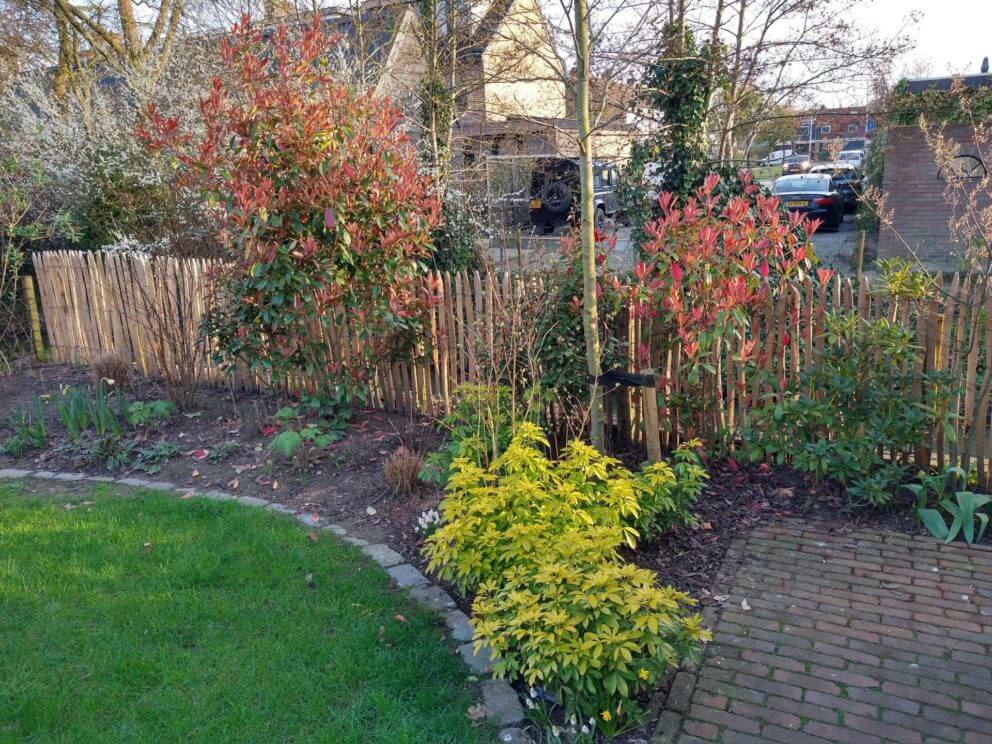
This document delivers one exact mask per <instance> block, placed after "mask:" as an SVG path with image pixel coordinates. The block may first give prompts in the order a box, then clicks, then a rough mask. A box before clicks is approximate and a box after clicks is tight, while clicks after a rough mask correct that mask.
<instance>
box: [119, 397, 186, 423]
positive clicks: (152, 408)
mask: <svg viewBox="0 0 992 744" xmlns="http://www.w3.org/2000/svg"><path fill="white" fill-rule="evenodd" d="M175 410H176V406H175V404H174V403H172V401H168V400H153V401H149V402H145V401H141V400H136V401H134V402H133V403H128V404H127V405H126V406H125V407H124V420H125V421H127V423H128V426H136V427H141V426H146V425H148V424H150V423H158V422H161V421H165V420H166V419H167V418H169V416H171V415H172V414H173V413H174V412H175Z"/></svg>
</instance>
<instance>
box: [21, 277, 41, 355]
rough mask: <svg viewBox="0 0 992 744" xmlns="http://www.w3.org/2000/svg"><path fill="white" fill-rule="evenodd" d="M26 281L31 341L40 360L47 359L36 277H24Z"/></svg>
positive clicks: (25, 292)
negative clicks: (35, 290) (35, 284)
mask: <svg viewBox="0 0 992 744" xmlns="http://www.w3.org/2000/svg"><path fill="white" fill-rule="evenodd" d="M22 280H23V282H24V300H25V304H26V305H27V307H28V320H29V321H30V323H31V342H32V344H33V345H34V356H35V358H36V359H37V360H38V361H39V362H43V361H45V343H44V340H43V339H42V337H41V314H40V313H39V312H38V297H37V295H35V292H34V277H30V276H25V277H22Z"/></svg>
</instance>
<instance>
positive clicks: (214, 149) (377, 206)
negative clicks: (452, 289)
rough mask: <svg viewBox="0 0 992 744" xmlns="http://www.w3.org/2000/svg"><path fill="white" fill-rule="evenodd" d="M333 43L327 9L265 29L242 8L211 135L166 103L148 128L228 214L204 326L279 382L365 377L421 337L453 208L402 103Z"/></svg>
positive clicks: (230, 353) (349, 383)
mask: <svg viewBox="0 0 992 744" xmlns="http://www.w3.org/2000/svg"><path fill="white" fill-rule="evenodd" d="M335 43H336V39H334V38H332V37H331V36H329V35H328V34H327V33H326V32H325V31H324V29H322V28H321V25H320V22H319V19H315V20H314V22H313V24H312V25H311V26H309V27H307V28H305V29H302V30H300V31H299V32H298V33H297V32H291V31H290V30H289V29H287V28H286V27H284V26H283V27H279V28H277V29H275V30H273V31H269V32H266V33H263V30H262V29H259V28H255V27H253V26H252V25H251V23H250V21H249V19H248V18H247V17H245V18H243V19H242V21H241V22H239V23H238V24H236V25H235V26H234V28H233V29H232V30H231V33H230V34H229V36H228V37H226V38H225V39H224V40H223V41H222V42H221V47H220V53H221V57H222V59H223V62H224V65H225V67H226V68H227V69H228V71H229V76H228V78H229V82H228V81H222V80H221V79H219V78H218V79H215V80H214V82H213V86H212V88H211V89H210V91H209V92H208V93H207V95H205V96H204V97H203V98H202V99H201V104H200V105H201V109H202V113H203V118H204V121H205V132H204V133H203V135H202V137H200V138H198V139H196V140H191V139H190V138H189V137H187V136H183V135H181V134H180V133H179V132H180V128H179V122H178V121H177V120H175V119H166V118H163V117H161V116H160V115H159V114H158V112H157V111H156V110H155V109H154V108H152V109H151V110H149V112H148V117H147V123H146V124H145V125H144V126H142V127H139V132H138V133H139V136H141V137H142V138H143V139H144V140H145V141H146V142H147V144H148V146H149V147H150V148H152V149H154V150H166V151H167V152H169V153H171V154H172V155H174V157H175V162H176V164H177V167H178V168H179V169H180V171H181V175H182V178H183V181H184V182H185V183H187V184H188V185H190V186H192V187H195V188H198V189H199V190H200V191H201V192H202V194H203V196H204V198H205V199H207V201H208V204H209V205H210V206H211V207H213V211H214V213H215V215H216V218H217V221H218V223H219V230H218V234H219V239H220V240H221V241H222V243H223V244H224V246H225V247H226V249H227V256H228V258H229V260H230V261H231V263H232V264H233V265H230V266H227V267H225V269H224V270H223V272H220V276H218V277H217V279H218V288H219V290H220V291H219V293H218V297H219V301H218V305H217V308H216V310H215V311H214V312H213V313H211V314H210V316H209V319H208V324H207V330H208V332H209V333H211V334H212V335H214V336H216V338H217V339H218V342H219V344H218V348H219V355H218V357H219V361H222V362H231V361H234V360H243V361H244V362H246V363H247V364H248V365H249V366H250V367H251V369H252V370H253V371H255V372H258V373H260V374H262V375H263V376H265V377H267V378H269V379H271V380H272V381H274V382H279V381H283V380H285V379H286V378H287V377H289V376H290V375H294V374H299V375H301V376H302V377H303V378H304V379H306V380H308V381H309V382H310V384H311V385H312V386H313V390H314V391H315V392H317V393H322V394H323V393H332V392H340V391H341V389H342V387H344V388H347V389H350V390H354V389H357V388H358V387H360V386H356V385H355V384H354V383H360V382H362V381H363V380H365V379H367V378H368V376H369V375H370V374H371V373H372V372H373V370H374V369H375V366H376V364H377V363H380V362H382V361H383V360H385V359H387V358H389V356H390V355H391V354H394V353H396V352H398V351H401V350H403V349H408V348H409V344H410V343H411V342H412V340H413V338H414V337H415V335H416V332H417V330H418V329H419V327H420V322H421V320H420V319H421V309H422V305H423V303H424V302H425V301H427V294H426V289H425V285H424V275H425V267H426V265H425V263H424V259H426V258H427V257H428V256H429V255H430V251H431V231H432V229H434V228H435V227H436V226H437V225H438V223H439V220H440V202H439V200H438V199H437V198H436V197H435V196H434V195H433V193H432V191H431V184H430V183H429V181H428V180H427V178H425V177H424V176H423V175H421V174H420V173H419V172H418V169H417V158H416V156H415V153H414V150H413V147H412V145H411V143H410V142H409V139H408V137H407V135H406V134H405V132H404V131H403V129H402V126H401V114H400V112H399V110H398V109H397V108H395V107H394V106H393V105H392V104H391V103H390V102H389V101H388V100H387V99H383V98H379V97H377V96H375V95H374V94H373V93H371V92H360V91H356V90H354V89H353V88H352V87H351V86H349V85H348V84H347V82H346V81H344V80H341V79H340V78H339V77H337V76H335V75H334V74H333V73H332V68H331V66H330V65H329V63H328V55H329V54H330V53H331V52H332V51H333V47H334V44H335ZM335 321H336V322H337V323H338V324H340V323H345V324H348V325H349V326H350V335H351V338H350V339H345V338H341V337H340V336H339V335H338V336H337V337H335V336H336V335H337V334H336V333H335V332H334V329H333V328H332V325H333V323H334V322H335ZM346 346H347V350H346V351H345V352H344V353H342V350H344V349H345V347H346Z"/></svg>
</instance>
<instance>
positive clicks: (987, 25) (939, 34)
mask: <svg viewBox="0 0 992 744" xmlns="http://www.w3.org/2000/svg"><path fill="white" fill-rule="evenodd" d="M913 11H918V12H919V13H920V16H921V18H920V21H919V23H917V24H916V25H915V26H908V27H907V25H906V19H907V16H909V14H910V13H912V12H913ZM855 19H856V20H857V21H859V22H861V23H863V24H866V25H867V26H868V27H874V28H877V29H878V30H879V31H881V32H882V33H886V34H891V33H894V32H898V31H900V30H901V29H904V28H905V30H906V31H907V32H908V34H909V35H910V36H911V37H913V38H914V39H915V40H916V45H915V48H914V49H913V50H912V51H911V52H909V53H908V54H906V55H905V56H904V59H902V60H898V61H897V62H896V70H897V71H898V70H899V69H900V68H906V67H908V66H910V65H911V64H912V63H913V62H914V61H916V60H926V61H928V62H929V63H930V75H933V76H938V75H944V74H947V73H949V72H955V73H957V72H978V69H979V67H980V65H981V62H982V57H986V56H987V57H992V0H873V1H872V2H866V3H864V4H863V5H861V6H860V7H859V8H858V9H857V10H855Z"/></svg>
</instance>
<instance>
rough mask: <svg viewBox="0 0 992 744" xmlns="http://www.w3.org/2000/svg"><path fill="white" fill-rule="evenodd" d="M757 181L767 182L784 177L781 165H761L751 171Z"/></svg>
mask: <svg viewBox="0 0 992 744" xmlns="http://www.w3.org/2000/svg"><path fill="white" fill-rule="evenodd" d="M751 173H752V174H753V175H754V179H755V180H756V181H767V180H768V179H774V178H778V177H779V176H781V175H782V166H781V165H759V166H756V167H754V168H752V169H751Z"/></svg>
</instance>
